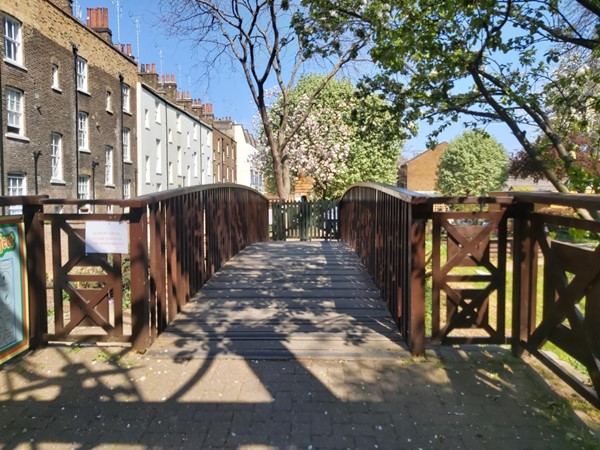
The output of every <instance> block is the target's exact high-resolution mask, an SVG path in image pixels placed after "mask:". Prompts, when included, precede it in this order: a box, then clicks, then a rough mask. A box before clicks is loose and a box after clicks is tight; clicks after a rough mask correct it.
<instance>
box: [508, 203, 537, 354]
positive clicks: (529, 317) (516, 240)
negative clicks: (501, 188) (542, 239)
mask: <svg viewBox="0 0 600 450" xmlns="http://www.w3.org/2000/svg"><path fill="white" fill-rule="evenodd" d="M532 210H533V205H532V204H530V203H528V204H525V203H520V204H518V205H517V206H515V207H514V211H515V213H514V227H513V228H514V229H513V233H514V237H513V289H512V294H513V295H512V301H513V307H512V311H513V317H512V333H511V334H512V339H511V347H512V352H513V354H514V355H515V356H520V355H521V354H522V353H523V350H524V349H523V347H522V345H521V342H522V341H526V340H527V338H528V337H529V335H530V334H531V332H532V331H533V329H534V324H535V319H536V317H535V313H536V302H537V298H536V291H537V250H536V246H535V239H534V238H533V234H532V231H533V227H532V222H531V216H530V214H531V212H532Z"/></svg>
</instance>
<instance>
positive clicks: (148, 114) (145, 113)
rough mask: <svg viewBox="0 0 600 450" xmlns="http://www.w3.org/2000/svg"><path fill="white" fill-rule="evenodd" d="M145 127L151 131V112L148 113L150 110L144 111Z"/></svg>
mask: <svg viewBox="0 0 600 450" xmlns="http://www.w3.org/2000/svg"><path fill="white" fill-rule="evenodd" d="M144 127H146V129H147V130H149V129H150V111H148V108H146V109H144Z"/></svg>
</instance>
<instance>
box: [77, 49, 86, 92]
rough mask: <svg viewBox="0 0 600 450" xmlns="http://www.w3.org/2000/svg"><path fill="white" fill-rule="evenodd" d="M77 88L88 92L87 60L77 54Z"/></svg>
mask: <svg viewBox="0 0 600 450" xmlns="http://www.w3.org/2000/svg"><path fill="white" fill-rule="evenodd" d="M76 66H77V90H78V91H80V92H84V93H86V94H87V93H88V62H87V60H86V59H85V58H82V57H81V56H77V63H76ZM82 68H83V71H82V70H81V69H82Z"/></svg>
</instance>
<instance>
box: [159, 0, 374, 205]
mask: <svg viewBox="0 0 600 450" xmlns="http://www.w3.org/2000/svg"><path fill="white" fill-rule="evenodd" d="M162 3H163V5H164V6H165V7H166V13H165V17H164V19H165V21H166V22H167V23H168V24H169V26H170V27H171V28H172V30H173V31H174V32H178V33H179V34H180V35H182V36H188V37H189V36H192V37H193V39H194V40H195V41H196V42H197V43H198V44H199V45H201V44H204V46H205V47H204V48H205V50H206V52H207V53H206V55H207V63H208V64H209V65H210V66H211V67H212V66H214V65H215V63H216V60H217V59H220V58H221V57H222V56H227V57H230V58H233V60H234V61H237V63H238V64H239V67H241V69H242V71H243V73H244V77H245V79H246V82H247V83H248V87H249V88H250V92H251V94H252V98H253V100H254V103H255V104H256V107H257V109H258V115H259V117H260V120H261V122H262V126H263V131H264V137H265V140H266V143H267V146H268V149H269V152H270V156H271V160H272V163H273V175H274V179H275V184H276V187H277V193H278V195H279V197H281V198H287V197H288V196H289V193H290V187H291V178H290V166H289V164H290V159H289V155H288V150H287V149H288V144H289V142H290V139H292V138H293V136H294V134H295V133H296V132H297V131H298V129H300V127H301V126H302V125H303V123H304V120H306V118H307V117H308V115H309V114H310V110H311V108H312V105H313V103H314V101H315V98H316V97H317V96H318V94H319V93H320V92H321V91H322V90H323V89H324V88H325V86H326V85H327V83H328V82H329V81H330V80H331V79H332V78H333V77H334V76H335V74H336V73H338V72H339V71H340V70H341V69H342V68H343V67H344V66H345V65H346V64H348V63H349V62H351V61H353V60H354V59H355V58H356V56H357V55H358V53H359V51H360V49H361V48H362V47H363V46H365V45H366V43H367V42H368V38H367V36H366V35H364V34H362V31H364V30H363V29H357V30H356V33H354V32H353V31H352V29H351V27H347V28H345V32H344V33H336V32H333V33H329V32H326V33H325V32H321V31H317V30H307V31H310V33H309V34H306V35H304V36H302V38H298V34H297V31H298V27H299V26H300V25H299V21H298V18H299V17H302V15H303V13H304V9H303V8H302V7H301V6H300V5H297V4H293V3H291V2H289V1H288V0H282V1H275V0H269V1H267V0H258V1H256V2H251V1H247V0H234V1H231V2H223V1H219V0H162ZM316 24H317V25H318V26H319V28H320V29H321V30H325V31H328V30H329V28H330V27H331V21H330V22H329V23H328V22H327V21H316ZM211 58H212V59H213V60H212V61H211V60H209V59H211ZM307 65H311V67H315V66H317V65H320V67H322V69H323V71H324V73H325V75H324V76H323V78H322V80H321V83H320V84H319V85H317V86H315V88H314V90H313V91H312V92H310V93H307V99H306V102H305V109H304V111H302V113H301V114H299V115H298V116H297V117H295V122H294V124H293V125H290V118H291V115H290V110H289V101H290V100H289V93H290V91H291V89H292V87H293V86H294V85H295V82H296V78H297V76H298V74H299V73H301V72H302V70H304V68H305V67H306V66H307ZM273 84H274V85H275V88H274V91H275V92H276V93H277V98H278V101H279V102H280V104H281V108H280V110H279V116H278V117H277V118H276V120H275V124H276V127H275V128H274V127H273V121H272V119H273V117H269V115H268V109H269V104H268V102H269V89H268V87H269V86H272V85H273Z"/></svg>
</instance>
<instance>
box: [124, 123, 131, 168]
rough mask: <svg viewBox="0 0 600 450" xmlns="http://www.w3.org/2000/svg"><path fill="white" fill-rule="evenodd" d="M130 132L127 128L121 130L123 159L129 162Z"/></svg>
mask: <svg viewBox="0 0 600 450" xmlns="http://www.w3.org/2000/svg"><path fill="white" fill-rule="evenodd" d="M130 144H131V132H130V131H129V128H123V159H124V160H125V161H127V162H130V161H131V146H130Z"/></svg>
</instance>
